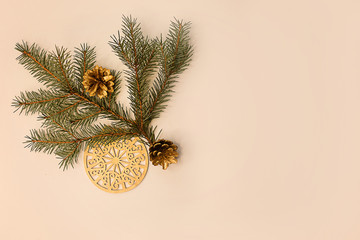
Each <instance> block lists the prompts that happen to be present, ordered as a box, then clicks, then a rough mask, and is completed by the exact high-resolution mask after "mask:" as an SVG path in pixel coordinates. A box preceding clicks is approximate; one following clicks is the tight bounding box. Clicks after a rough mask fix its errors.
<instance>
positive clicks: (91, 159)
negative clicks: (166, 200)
mask: <svg viewBox="0 0 360 240" xmlns="http://www.w3.org/2000/svg"><path fill="white" fill-rule="evenodd" d="M84 164H85V170H86V173H87V175H88V176H89V178H90V180H91V182H92V183H93V184H95V186H97V187H98V188H100V189H101V190H103V191H106V192H110V193H121V192H127V191H129V190H131V189H133V188H135V187H136V186H137V185H139V184H140V183H141V181H142V180H143V179H144V177H145V175H146V173H147V170H148V165H149V156H148V152H147V150H146V146H145V145H144V143H143V142H141V141H140V139H139V138H132V139H126V140H121V141H119V142H113V143H111V144H108V145H101V146H98V147H95V148H89V147H88V148H87V149H86V151H85V153H84Z"/></svg>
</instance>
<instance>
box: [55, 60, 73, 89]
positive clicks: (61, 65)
mask: <svg viewBox="0 0 360 240" xmlns="http://www.w3.org/2000/svg"><path fill="white" fill-rule="evenodd" d="M58 60H59V64H60V68H61V71H62V73H63V75H64V78H65V81H66V83H67V85H68V86H69V88H70V91H72V90H73V89H72V87H71V86H70V82H69V80H68V78H67V77H66V74H65V71H64V68H63V64H62V62H61V59H60V56H59V55H58Z"/></svg>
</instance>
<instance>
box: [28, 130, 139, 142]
mask: <svg viewBox="0 0 360 240" xmlns="http://www.w3.org/2000/svg"><path fill="white" fill-rule="evenodd" d="M127 134H129V135H130V134H133V135H136V133H132V132H131V133H104V134H98V135H94V136H91V137H86V138H77V139H76V140H73V141H46V140H34V139H33V140H31V141H32V142H41V143H56V144H62V143H63V144H66V143H78V142H82V141H87V140H89V139H93V138H97V137H106V136H124V135H127Z"/></svg>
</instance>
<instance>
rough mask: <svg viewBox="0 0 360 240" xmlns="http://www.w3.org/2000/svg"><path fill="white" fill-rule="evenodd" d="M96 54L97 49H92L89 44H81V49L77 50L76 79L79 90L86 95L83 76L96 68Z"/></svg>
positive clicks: (75, 58)
mask: <svg viewBox="0 0 360 240" xmlns="http://www.w3.org/2000/svg"><path fill="white" fill-rule="evenodd" d="M95 59H96V52H95V47H93V48H91V47H90V46H89V45H87V44H81V45H80V47H79V48H75V55H74V63H75V78H76V81H75V82H76V83H77V85H78V89H81V93H83V94H84V93H85V89H84V86H83V85H82V81H83V76H84V74H85V72H86V71H87V70H89V69H92V68H93V67H94V66H95Z"/></svg>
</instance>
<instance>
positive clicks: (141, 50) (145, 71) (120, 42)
mask: <svg viewBox="0 0 360 240" xmlns="http://www.w3.org/2000/svg"><path fill="white" fill-rule="evenodd" d="M111 38H112V41H110V42H109V45H110V46H111V48H112V49H113V51H114V53H115V54H116V55H117V56H118V57H119V58H120V60H121V61H122V62H123V63H124V64H125V65H126V66H127V67H128V68H129V70H126V71H125V74H126V80H127V83H128V85H127V86H128V93H129V100H130V105H131V110H132V112H133V114H134V115H135V121H136V123H137V124H138V125H139V126H140V128H141V129H142V128H143V125H144V112H145V108H144V103H145V101H146V99H147V95H148V89H149V82H150V80H149V76H151V75H152V74H153V73H154V72H156V68H157V61H158V59H157V48H156V42H155V41H153V40H150V39H149V38H148V37H145V36H143V34H142V31H141V27H140V24H138V23H137V20H136V19H133V18H132V17H131V16H130V17H125V16H124V17H123V28H122V34H120V32H118V35H117V36H115V35H113V36H112V37H111Z"/></svg>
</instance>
